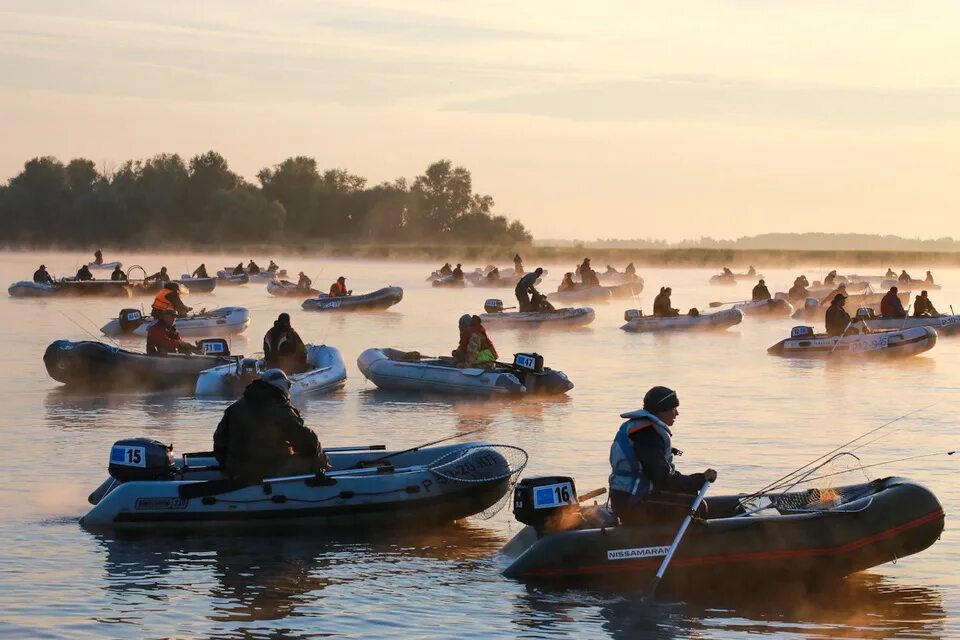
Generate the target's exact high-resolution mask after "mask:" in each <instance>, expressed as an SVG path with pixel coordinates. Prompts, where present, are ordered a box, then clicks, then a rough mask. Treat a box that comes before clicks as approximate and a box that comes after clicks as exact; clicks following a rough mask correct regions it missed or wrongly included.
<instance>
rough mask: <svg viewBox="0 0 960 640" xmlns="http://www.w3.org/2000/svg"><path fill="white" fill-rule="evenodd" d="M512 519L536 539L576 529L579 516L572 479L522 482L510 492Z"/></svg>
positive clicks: (550, 477) (578, 504) (541, 479)
mask: <svg viewBox="0 0 960 640" xmlns="http://www.w3.org/2000/svg"><path fill="white" fill-rule="evenodd" d="M513 516H514V517H515V518H516V519H517V520H519V521H520V522H522V523H524V524H527V525H530V526H531V527H533V528H534V529H536V530H537V533H538V534H540V535H543V534H545V533H550V532H553V531H562V530H565V529H570V528H574V527H576V526H578V525H579V524H580V523H582V521H583V516H582V515H581V513H580V503H579V501H578V500H577V488H576V485H575V484H574V482H573V478H571V477H569V476H536V477H532V478H524V479H523V480H521V481H520V482H518V483H517V486H516V487H514V490H513Z"/></svg>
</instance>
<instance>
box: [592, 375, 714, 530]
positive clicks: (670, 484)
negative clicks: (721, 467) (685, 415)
mask: <svg viewBox="0 0 960 640" xmlns="http://www.w3.org/2000/svg"><path fill="white" fill-rule="evenodd" d="M679 406H680V401H679V399H678V398H677V393H676V392H675V391H673V390H671V389H668V388H667V387H653V388H652V389H650V390H649V391H647V393H646V395H645V396H643V409H641V410H639V411H630V412H628V413H624V414H621V416H620V417H622V418H626V419H627V421H626V422H624V423H623V424H622V425H620V429H619V431H617V435H616V437H614V439H613V444H612V445H611V446H610V467H611V473H610V504H611V506H612V507H613V512H614V513H615V514H616V516H617V517H618V518H619V519H620V521H621V522H622V523H623V524H626V525H639V524H645V523H649V522H652V521H657V520H661V519H664V518H670V519H675V518H678V517H682V516H683V514H684V512H685V511H687V510H689V508H690V497H691V496H694V495H696V494H697V492H698V491H699V490H700V488H701V487H702V486H703V484H704V483H705V482H707V481H708V480H709V481H710V482H713V481H715V480H716V479H717V472H716V471H714V470H713V469H707V470H706V471H704V472H703V473H694V474H691V475H683V474H681V473H678V472H677V470H676V468H675V467H674V464H673V456H674V455H679V454H680V452H679V451H677V450H676V449H674V448H673V446H672V442H671V438H672V436H673V434H672V432H671V431H670V427H672V426H673V424H674V422H675V421H676V419H677V417H678V416H679V415H680V412H679V411H678V410H677V408H678V407H679Z"/></svg>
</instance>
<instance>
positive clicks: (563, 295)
mask: <svg viewBox="0 0 960 640" xmlns="http://www.w3.org/2000/svg"><path fill="white" fill-rule="evenodd" d="M612 288H613V287H582V286H580V285H578V286H577V287H576V288H575V289H567V290H566V291H560V289H557V292H556V293H551V294H550V297H551V299H553V300H563V301H565V302H607V301H609V300H610V298H612V297H613V293H612V292H611V289H612Z"/></svg>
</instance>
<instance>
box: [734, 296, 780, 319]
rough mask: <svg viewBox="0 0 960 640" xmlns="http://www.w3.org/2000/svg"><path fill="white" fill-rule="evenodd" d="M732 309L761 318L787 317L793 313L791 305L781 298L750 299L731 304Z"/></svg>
mask: <svg viewBox="0 0 960 640" xmlns="http://www.w3.org/2000/svg"><path fill="white" fill-rule="evenodd" d="M733 308H734V309H739V310H740V311H743V313H744V314H745V315H748V316H757V317H761V318H774V317H784V318H785V317H787V316H789V315H790V314H792V313H793V305H792V304H790V303H789V302H787V301H786V300H783V299H778V298H771V299H770V300H750V301H749V302H741V303H739V304H735V305H733Z"/></svg>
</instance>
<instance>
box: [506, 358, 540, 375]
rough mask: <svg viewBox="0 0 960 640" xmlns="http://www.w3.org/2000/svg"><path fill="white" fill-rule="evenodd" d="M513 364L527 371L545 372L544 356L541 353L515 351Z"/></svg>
mask: <svg viewBox="0 0 960 640" xmlns="http://www.w3.org/2000/svg"><path fill="white" fill-rule="evenodd" d="M513 366H514V367H516V368H517V369H519V370H521V371H523V372H525V373H527V372H529V373H543V356H542V355H540V354H539V353H515V354H513Z"/></svg>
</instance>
